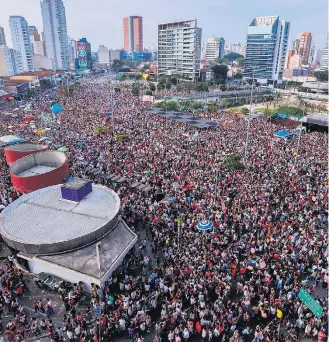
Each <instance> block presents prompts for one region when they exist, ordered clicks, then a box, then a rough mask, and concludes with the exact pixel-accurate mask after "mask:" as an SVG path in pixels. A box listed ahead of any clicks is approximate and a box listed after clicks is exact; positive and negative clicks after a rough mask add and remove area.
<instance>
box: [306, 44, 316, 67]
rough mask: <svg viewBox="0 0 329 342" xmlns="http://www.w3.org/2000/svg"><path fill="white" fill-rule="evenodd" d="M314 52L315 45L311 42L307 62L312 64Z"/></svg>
mask: <svg viewBox="0 0 329 342" xmlns="http://www.w3.org/2000/svg"><path fill="white" fill-rule="evenodd" d="M315 53H316V50H315V45H314V44H313V45H312V46H311V50H310V56H309V58H308V64H314V63H315Z"/></svg>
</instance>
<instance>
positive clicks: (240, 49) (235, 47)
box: [225, 43, 246, 56]
mask: <svg viewBox="0 0 329 342" xmlns="http://www.w3.org/2000/svg"><path fill="white" fill-rule="evenodd" d="M225 50H226V51H225V52H226V54H228V53H230V52H234V53H238V54H240V55H242V56H244V55H245V54H246V48H245V47H244V46H243V45H242V44H241V43H230V44H228V45H227V46H226V49H225Z"/></svg>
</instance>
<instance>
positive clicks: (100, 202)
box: [0, 158, 120, 254]
mask: <svg viewBox="0 0 329 342" xmlns="http://www.w3.org/2000/svg"><path fill="white" fill-rule="evenodd" d="M23 159H25V158H23ZM119 209H120V198H119V196H118V195H117V194H116V193H115V192H114V191H112V190H111V189H109V188H107V187H104V186H101V185H96V184H93V190H92V192H91V193H89V194H88V195H87V196H86V197H85V198H84V199H82V200H81V201H80V202H73V201H68V200H64V199H63V198H62V194H61V184H59V185H54V186H50V187H47V188H43V189H40V190H37V191H34V192H31V193H30V194H27V195H23V196H21V197H20V198H18V199H17V200H16V201H14V202H12V203H11V204H10V205H9V206H8V207H7V208H5V210H3V211H2V213H1V214H0V233H1V235H2V236H3V237H4V238H6V239H8V240H9V241H13V244H14V245H15V246H16V244H17V246H18V247H17V248H16V249H18V250H24V249H26V247H24V248H20V247H22V246H19V245H20V244H24V246H30V250H33V248H34V246H36V249H40V248H41V246H42V245H44V246H45V250H46V253H48V254H50V253H49V250H50V249H51V248H52V247H51V246H55V245H56V244H62V245H63V244H66V243H67V245H68V248H67V249H65V250H70V249H72V248H75V247H77V245H78V244H77V243H75V242H77V241H78V240H81V241H80V242H81V244H83V243H84V244H86V243H88V242H92V241H90V240H95V239H96V238H97V237H100V236H99V233H100V232H103V231H104V229H105V228H104V227H106V225H107V224H108V223H109V222H111V221H112V220H114V219H115V218H116V217H117V215H118V212H119ZM22 228H24V229H22ZM73 241H74V243H73V245H71V247H70V243H71V242H73ZM80 242H79V243H80ZM53 248H55V247H53ZM56 248H57V247H56ZM56 248H55V249H54V252H57V250H56ZM61 249H62V248H61ZM26 252H29V251H26ZM29 253H31V252H29ZM33 253H34V252H33ZM39 253H40V252H39Z"/></svg>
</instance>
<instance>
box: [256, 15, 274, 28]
mask: <svg viewBox="0 0 329 342" xmlns="http://www.w3.org/2000/svg"><path fill="white" fill-rule="evenodd" d="M277 19H279V16H277V15H275V16H270V17H256V18H254V20H253V21H252V22H251V24H250V26H263V25H273V24H274V23H275V21H276V20H277Z"/></svg>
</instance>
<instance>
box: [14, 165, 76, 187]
mask: <svg viewBox="0 0 329 342" xmlns="http://www.w3.org/2000/svg"><path fill="white" fill-rule="evenodd" d="M10 176H11V181H12V183H13V186H14V188H15V189H16V190H18V191H20V192H22V193H24V194H27V193H29V192H32V191H35V190H38V189H42V188H46V187H47V186H51V185H56V184H62V183H64V179H65V178H67V177H68V176H69V165H68V162H67V160H66V161H65V163H64V164H63V165H61V166H60V167H58V168H57V169H55V170H52V171H50V172H48V173H44V174H41V175H37V176H31V177H19V176H16V175H14V174H12V173H10Z"/></svg>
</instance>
